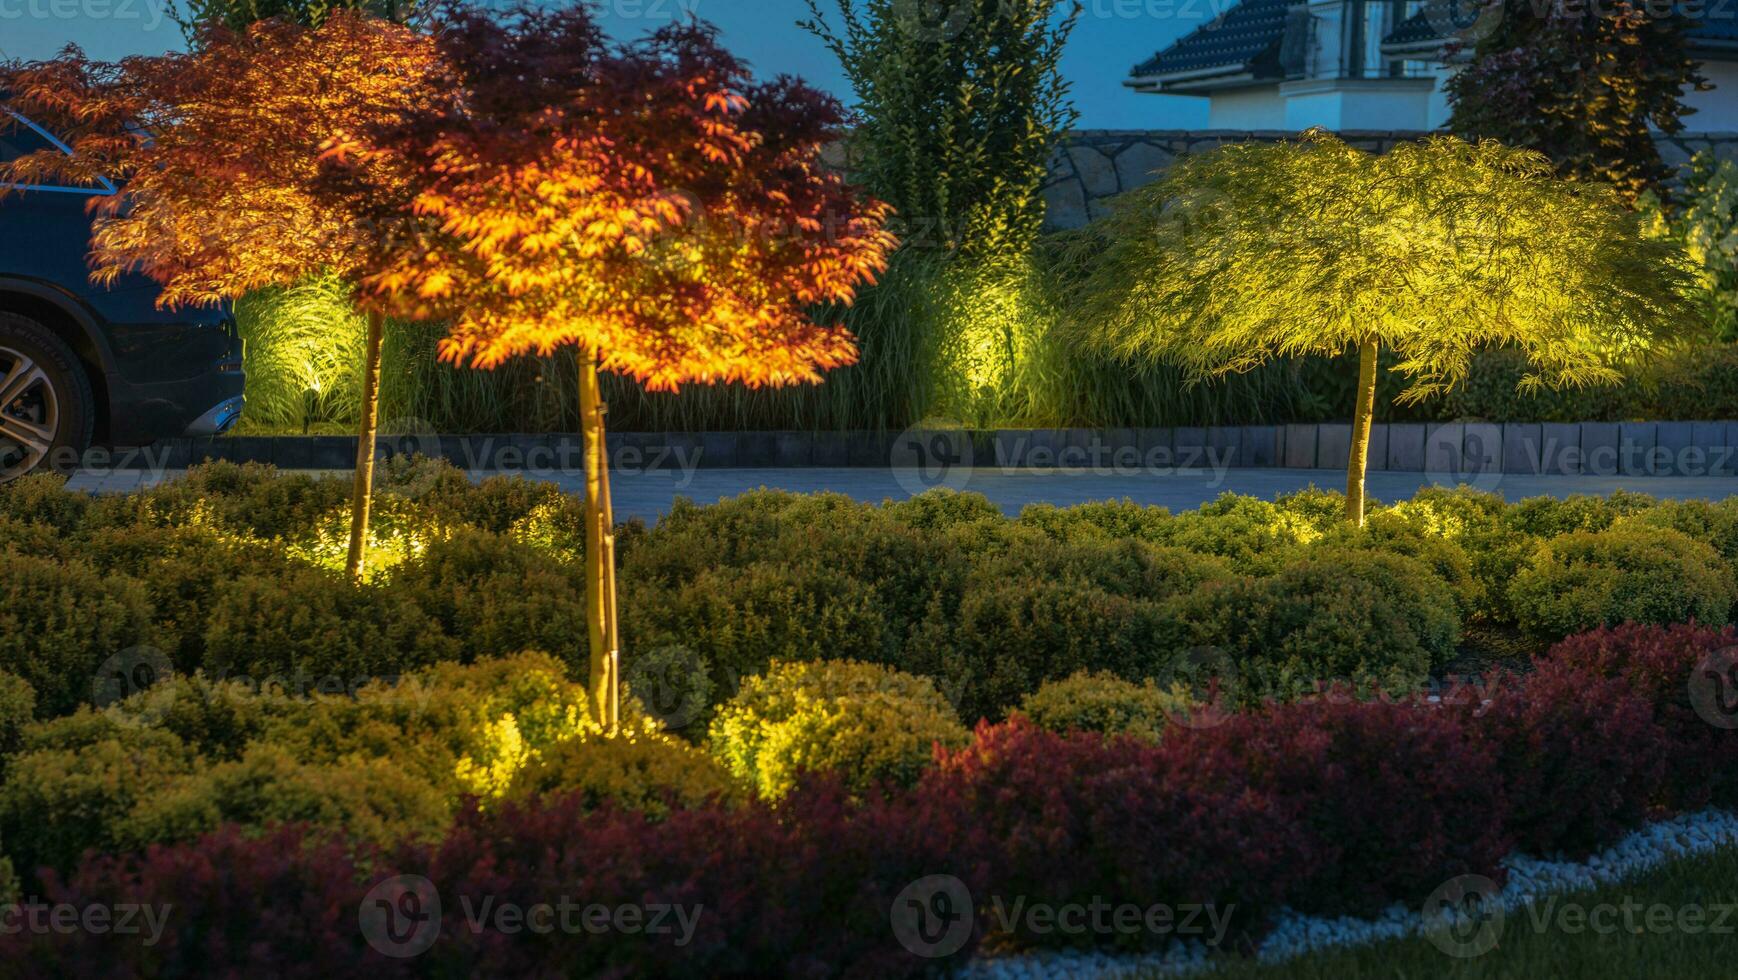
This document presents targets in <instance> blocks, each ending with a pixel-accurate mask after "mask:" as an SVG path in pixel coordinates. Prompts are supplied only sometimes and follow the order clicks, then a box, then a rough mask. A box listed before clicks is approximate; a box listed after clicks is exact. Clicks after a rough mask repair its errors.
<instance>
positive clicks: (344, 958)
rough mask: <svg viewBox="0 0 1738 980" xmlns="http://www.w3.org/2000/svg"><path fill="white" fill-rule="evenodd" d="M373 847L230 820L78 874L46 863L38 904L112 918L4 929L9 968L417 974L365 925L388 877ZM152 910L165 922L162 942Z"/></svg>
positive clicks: (135, 974)
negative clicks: (246, 827) (251, 831)
mask: <svg viewBox="0 0 1738 980" xmlns="http://www.w3.org/2000/svg"><path fill="white" fill-rule="evenodd" d="M374 857H377V855H375V854H373V852H370V851H367V850H361V851H359V850H357V849H356V847H355V846H354V845H353V844H351V843H348V842H342V841H336V840H333V839H330V838H326V837H316V836H311V835H310V834H309V833H308V832H306V831H305V830H303V829H300V828H295V827H286V828H280V829H278V830H275V831H273V832H271V833H269V834H266V835H264V836H249V835H247V834H246V833H245V832H244V831H243V830H242V829H240V828H237V827H235V826H233V825H232V826H229V827H226V828H224V829H222V830H220V831H217V832H215V833H213V834H211V835H209V836H207V837H205V838H203V839H201V840H200V841H198V842H197V843H193V844H180V845H175V846H168V847H155V846H154V847H151V848H150V849H148V850H147V851H146V852H145V853H144V854H142V855H127V856H113V855H93V856H92V857H91V858H89V859H88V860H87V861H86V862H85V863H84V864H83V865H82V866H81V867H80V868H79V869H78V871H77V872H76V873H75V874H73V876H72V877H71V878H70V879H65V880H63V879H61V878H60V876H59V875H57V874H55V873H54V872H52V871H50V872H46V873H45V874H44V875H43V879H44V880H43V884H44V888H43V892H42V895H41V896H40V902H41V906H42V907H46V908H71V909H75V910H78V912H79V913H80V915H81V922H82V921H84V920H83V919H82V916H83V915H84V914H86V912H87V910H100V911H104V912H106V913H107V915H108V918H107V923H108V924H107V925H105V926H103V927H102V928H101V929H95V928H78V929H72V930H66V929H57V928H48V929H30V928H25V929H20V930H19V931H17V932H13V933H11V934H9V935H7V934H0V963H4V964H5V965H4V967H3V968H0V973H3V974H4V975H5V976H7V977H9V978H17V980H35V978H42V980H49V978H59V977H110V978H117V980H120V978H148V977H211V978H234V980H241V978H246V977H285V978H302V977H306V978H309V980H313V978H328V977H368V978H371V980H392V978H397V977H409V976H412V975H413V974H412V971H411V963H410V962H409V961H407V960H402V959H395V958H390V957H387V956H383V955H381V954H380V953H379V952H378V951H376V950H374V949H372V948H371V947H370V946H369V944H368V940H367V938H366V937H365V936H364V934H363V932H362V930H361V929H360V928H359V926H358V912H359V910H360V909H361V907H362V903H363V900H364V897H365V896H366V895H367V894H368V891H369V889H370V888H371V887H372V886H373V884H374V883H375V882H376V881H378V880H382V879H384V878H387V877H391V874H390V873H382V872H378V871H369V870H366V869H367V868H368V867H369V865H370V864H371V863H373V862H372V860H371V859H372V858H374ZM148 915H150V916H159V917H162V918H161V919H160V921H162V922H163V923H164V928H163V929H162V932H161V935H160V936H159V937H157V938H156V940H155V941H154V942H153V941H151V939H152V936H151V935H150V933H149V932H148V931H147V926H148V924H149V919H148V917H147V916H148ZM123 916H126V917H129V918H128V920H127V921H126V923H125V928H123Z"/></svg>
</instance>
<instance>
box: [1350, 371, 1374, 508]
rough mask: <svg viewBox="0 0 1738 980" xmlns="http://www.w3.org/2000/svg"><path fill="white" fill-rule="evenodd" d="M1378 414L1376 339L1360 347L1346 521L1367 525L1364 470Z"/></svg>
mask: <svg viewBox="0 0 1738 980" xmlns="http://www.w3.org/2000/svg"><path fill="white" fill-rule="evenodd" d="M1375 414H1376V342H1375V341H1374V340H1366V341H1365V342H1364V343H1363V344H1361V345H1360V346H1359V348H1358V407H1357V409H1356V411H1355V413H1354V414H1353V416H1352V446H1351V450H1352V451H1351V454H1350V457H1349V458H1348V459H1347V461H1346V520H1347V521H1350V522H1351V523H1353V524H1356V525H1358V526H1359V527H1363V526H1364V472H1365V470H1367V469H1368V468H1369V462H1370V419H1371V417H1372V416H1374V415H1375Z"/></svg>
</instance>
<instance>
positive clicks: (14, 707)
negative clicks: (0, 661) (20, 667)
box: [0, 670, 36, 776]
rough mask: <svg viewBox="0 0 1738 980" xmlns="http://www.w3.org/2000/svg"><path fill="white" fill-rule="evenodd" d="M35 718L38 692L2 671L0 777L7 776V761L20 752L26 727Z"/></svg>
mask: <svg viewBox="0 0 1738 980" xmlns="http://www.w3.org/2000/svg"><path fill="white" fill-rule="evenodd" d="M35 716H36V691H35V689H34V688H32V687H31V686H30V682H29V681H26V680H25V679H24V678H22V677H19V676H18V675H17V674H11V673H7V672H6V671H4V670H0V776H4V775H5V774H6V760H8V759H10V758H11V757H12V753H14V752H16V751H18V745H19V742H20V741H21V740H22V739H23V737H24V726H25V725H28V724H30V721H31V719H32V718H34V717H35Z"/></svg>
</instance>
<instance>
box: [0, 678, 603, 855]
mask: <svg viewBox="0 0 1738 980" xmlns="http://www.w3.org/2000/svg"><path fill="white" fill-rule="evenodd" d="M585 698H586V694H585V690H584V686H583V685H582V684H577V683H574V682H572V681H571V680H569V679H568V677H567V673H566V669H565V667H564V666H563V665H562V664H561V663H560V662H559V661H557V660H555V659H554V658H552V657H549V656H547V655H543V654H525V655H523V656H519V657H514V658H510V659H503V660H495V661H489V662H487V663H483V664H479V665H476V666H472V667H465V666H460V665H457V664H443V665H440V666H438V667H436V668H435V669H433V670H431V671H428V672H426V673H423V674H418V675H415V676H410V677H405V678H402V679H401V680H400V681H399V682H398V683H397V684H385V683H373V684H368V685H365V686H363V687H360V688H358V689H356V690H354V691H352V692H347V693H340V694H317V695H315V696H312V697H301V696H297V694H296V692H293V691H284V690H280V689H276V688H269V687H267V688H260V687H256V686H250V685H248V684H245V683H241V682H236V681H228V682H214V681H210V680H207V679H205V678H203V677H190V678H176V679H172V680H169V681H166V682H163V683H161V684H159V685H157V686H154V687H152V688H150V689H148V690H146V691H144V692H141V693H139V694H136V695H134V696H133V697H132V698H129V699H127V700H126V701H123V702H121V703H119V704H116V705H114V706H111V707H110V708H108V709H106V710H103V711H95V710H92V709H89V708H85V709H83V710H81V711H79V712H78V713H76V714H73V715H69V716H67V717H64V718H59V719H56V720H53V721H47V722H39V723H36V724H34V725H32V726H30V727H29V728H27V729H26V730H25V732H24V735H23V740H22V744H21V745H20V747H19V750H18V752H17V753H16V755H15V756H14V757H13V759H12V764H11V766H10V767H9V769H8V771H7V773H6V779H5V781H4V783H0V840H4V841H5V844H6V847H7V852H8V853H9V854H10V855H11V856H12V857H13V858H14V859H15V863H16V865H17V866H18V867H19V868H20V869H31V870H32V871H33V870H34V869H35V868H37V867H39V866H49V867H54V868H65V867H68V866H69V864H70V863H71V862H72V861H73V860H74V859H76V858H77V857H78V855H79V854H80V853H81V852H82V851H84V850H85V849H86V848H89V847H102V848H105V849H133V848H139V847H143V846H144V845H146V844H150V843H155V842H165V841H172V840H187V839H191V838H193V837H197V836H199V835H201V834H203V833H206V832H208V831H210V830H213V829H215V828H217V827H218V826H220V825H221V824H224V823H230V822H236V823H241V824H243V825H245V826H249V827H264V826H266V825H269V824H271V823H274V822H290V821H301V822H311V823H315V824H320V825H324V826H330V827H344V828H347V829H349V830H350V831H351V832H353V833H356V834H358V835H360V836H363V837H365V838H366V839H368V840H372V841H376V842H379V843H383V844H390V843H395V842H397V841H401V840H406V839H413V838H427V837H431V836H433V835H436V834H438V833H439V832H440V831H441V830H442V829H443V828H444V827H445V826H446V823H447V821H448V820H449V819H450V817H451V816H452V814H453V813H454V811H455V810H456V808H457V807H458V806H459V805H460V802H461V801H462V800H463V799H464V798H465V797H467V796H481V797H484V798H493V797H497V796H499V795H501V794H502V793H503V792H504V791H505V790H506V789H507V787H508V786H509V785H511V784H512V782H513V780H514V778H515V777H516V776H517V774H518V773H519V771H520V770H521V769H523V768H524V767H525V766H527V765H528V764H531V763H533V762H535V761H536V760H537V759H538V758H539V757H540V755H541V753H543V752H544V751H546V750H548V749H549V748H551V747H552V746H555V745H557V744H559V743H562V742H564V741H567V740H570V739H574V738H577V737H583V736H584V735H586V734H587V733H589V732H592V731H594V728H593V726H592V723H591V722H590V720H589V718H588V716H587V715H586V701H585ZM629 708H630V709H631V708H632V705H631V704H630V705H629Z"/></svg>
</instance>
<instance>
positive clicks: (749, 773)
mask: <svg viewBox="0 0 1738 980" xmlns="http://www.w3.org/2000/svg"><path fill="white" fill-rule="evenodd" d="M965 741H966V730H965V728H964V726H962V725H961V724H960V722H959V717H958V716H957V715H955V714H954V710H953V707H952V705H950V704H948V702H947V699H946V698H944V697H942V696H941V694H939V693H938V692H937V691H936V689H935V685H934V684H932V683H930V681H929V680H928V679H927V678H923V677H913V676H911V675H910V674H902V673H900V672H898V671H895V670H888V669H887V668H885V667H879V666H876V665H874V664H865V663H857V662H854V661H848V660H836V661H829V662H825V663H775V664H773V666H772V669H770V670H769V671H768V672H767V673H766V674H765V675H764V676H761V677H751V678H749V679H748V680H747V681H746V682H744V683H743V685H742V689H741V690H740V691H738V692H737V694H736V696H735V697H733V698H731V699H730V701H729V703H727V704H725V705H724V707H722V708H721V709H719V712H718V716H717V717H716V718H715V719H713V722H712V728H711V731H710V732H709V734H708V737H707V744H708V746H709V747H710V749H711V751H712V753H713V755H715V756H716V757H717V758H718V759H719V760H720V761H721V762H722V763H723V765H724V766H725V768H726V769H727V770H728V771H729V772H730V773H731V774H733V775H734V776H736V777H737V778H739V779H741V780H743V781H745V782H746V783H748V784H749V785H751V786H753V787H754V788H755V790H756V791H757V792H758V793H760V795H761V796H763V797H765V798H767V799H778V798H780V797H782V796H784V795H785V794H786V793H788V792H790V790H791V789H792V788H794V787H795V786H796V785H797V782H798V780H799V779H801V778H802V777H803V775H804V774H805V773H811V772H828V773H835V774H837V777H838V778H839V779H840V780H841V781H842V782H843V784H844V785H846V786H847V787H849V788H850V789H852V790H853V791H855V792H859V793H862V792H867V791H869V790H871V789H875V788H877V787H878V786H880V785H881V784H883V783H893V784H897V785H910V784H911V783H912V782H914V781H915V780H916V779H917V776H918V775H919V774H920V773H921V772H922V771H923V769H924V768H925V767H926V766H928V765H929V763H930V761H931V759H932V758H933V756H934V754H935V748H936V746H937V745H940V746H943V747H946V748H957V747H959V746H960V745H962V744H964V743H965Z"/></svg>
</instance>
